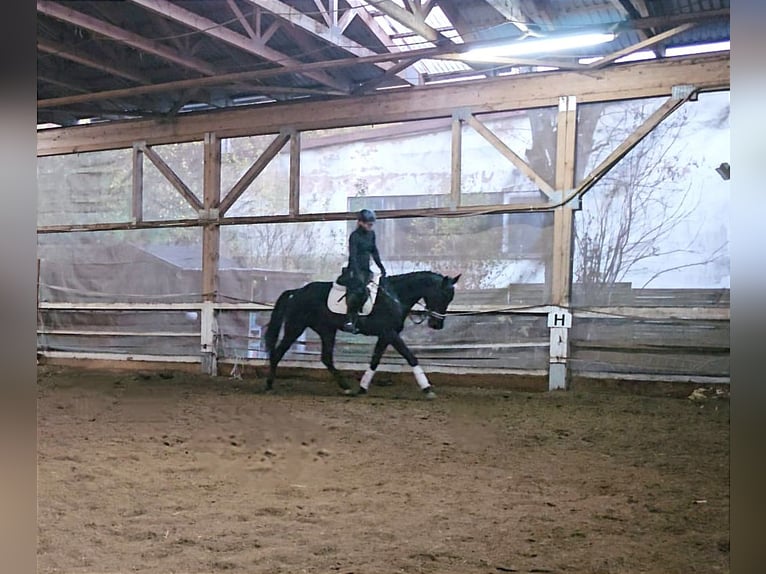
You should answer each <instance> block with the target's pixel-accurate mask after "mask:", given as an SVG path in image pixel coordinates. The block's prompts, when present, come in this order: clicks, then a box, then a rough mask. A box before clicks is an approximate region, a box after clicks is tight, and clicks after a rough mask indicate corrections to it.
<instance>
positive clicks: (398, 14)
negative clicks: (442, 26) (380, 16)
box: [373, 0, 452, 45]
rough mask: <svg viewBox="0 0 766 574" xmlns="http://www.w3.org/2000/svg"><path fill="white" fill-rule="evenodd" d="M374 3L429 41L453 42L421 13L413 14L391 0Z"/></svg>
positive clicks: (377, 0) (380, 0)
mask: <svg viewBox="0 0 766 574" xmlns="http://www.w3.org/2000/svg"><path fill="white" fill-rule="evenodd" d="M373 5H374V6H375V8H376V9H378V10H380V11H381V12H383V13H384V14H385V15H386V16H388V17H389V18H392V19H394V20H396V21H397V22H399V23H400V24H402V25H403V26H406V27H407V28H409V29H410V30H412V31H413V32H417V33H418V34H419V35H420V36H422V37H423V38H425V39H426V40H428V41H429V42H433V43H434V44H436V45H440V44H451V43H452V40H450V39H449V38H447V37H446V36H445V35H444V34H442V33H441V32H439V31H438V30H435V29H434V28H432V27H431V26H429V25H428V24H426V21H425V18H424V17H423V16H422V15H421V14H419V13H418V14H413V13H412V12H409V11H408V10H405V9H404V8H402V7H401V6H399V5H398V4H396V3H395V2H392V1H391V0H375V2H374V3H373Z"/></svg>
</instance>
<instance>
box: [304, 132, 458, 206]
mask: <svg viewBox="0 0 766 574" xmlns="http://www.w3.org/2000/svg"><path fill="white" fill-rule="evenodd" d="M451 141H452V136H451V123H450V120H449V119H446V120H428V121H417V122H404V123H397V124H383V125H375V126H360V127H354V128H343V129H334V130H321V131H312V132H304V133H302V134H301V181H300V184H301V185H300V188H301V194H300V195H301V205H300V208H301V212H302V213H325V212H337V211H345V210H346V209H347V208H348V200H349V199H350V198H358V197H370V196H371V197H388V196H401V195H412V196H419V197H420V198H421V200H420V202H419V203H417V204H416V205H413V207H415V208H423V207H433V206H434V204H433V202H432V201H424V200H423V198H426V197H429V196H435V195H442V196H445V197H448V196H449V192H450V170H451V167H450V162H451V159H450V157H451V156H450V154H451V149H452V148H451V146H452V143H451ZM437 203H439V205H446V199H440V200H438V202H437Z"/></svg>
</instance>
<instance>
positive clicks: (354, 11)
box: [343, 0, 401, 52]
mask: <svg viewBox="0 0 766 574" xmlns="http://www.w3.org/2000/svg"><path fill="white" fill-rule="evenodd" d="M346 2H347V3H348V5H349V6H351V8H350V9H349V10H348V11H347V12H346V13H345V14H344V15H343V16H344V17H345V16H348V15H351V17H353V16H356V17H358V18H359V19H360V20H361V21H362V22H363V23H364V25H365V26H367V29H368V30H369V31H370V32H372V33H373V35H374V36H375V37H376V38H377V39H378V40H379V41H380V43H381V44H383V45H384V46H385V47H386V49H387V50H388V51H389V52H395V51H398V50H400V49H401V48H399V47H398V46H397V45H396V44H394V43H393V41H392V39H391V36H389V35H388V34H387V33H386V31H385V30H384V29H383V27H382V26H381V25H380V24H378V21H377V20H376V19H375V17H374V16H373V15H372V14H370V13H369V12H368V11H367V9H366V8H365V6H366V5H367V2H366V1H365V0H346ZM349 22H350V20H349Z"/></svg>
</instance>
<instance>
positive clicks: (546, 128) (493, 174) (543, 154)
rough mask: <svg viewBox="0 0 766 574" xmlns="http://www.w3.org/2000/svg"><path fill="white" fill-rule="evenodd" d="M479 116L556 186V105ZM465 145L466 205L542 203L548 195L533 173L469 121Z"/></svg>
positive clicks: (464, 132) (463, 190) (463, 196)
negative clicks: (519, 164)
mask: <svg viewBox="0 0 766 574" xmlns="http://www.w3.org/2000/svg"><path fill="white" fill-rule="evenodd" d="M477 119H478V120H479V121H480V122H481V123H482V124H483V125H484V127H486V128H487V129H488V130H489V131H490V132H491V133H492V134H494V135H495V136H497V138H499V139H500V141H501V142H502V143H503V144H504V145H505V146H506V147H507V148H510V150H511V151H512V152H513V153H514V154H515V155H516V156H518V157H519V158H520V159H522V160H524V161H525V163H526V164H527V165H528V166H529V167H531V168H532V170H533V171H534V172H535V173H536V174H537V175H539V176H540V177H541V178H542V179H543V180H544V181H545V182H546V183H548V185H550V186H551V187H554V183H555V169H556V121H557V111H556V109H555V108H540V109H535V110H527V111H522V112H501V113H492V114H481V115H479V116H477ZM461 145H462V155H461V178H460V186H461V204H462V205H493V204H503V205H510V204H537V203H541V204H542V203H546V202H547V201H548V198H547V196H546V195H544V194H543V193H542V192H541V191H540V189H539V186H538V185H537V184H536V183H535V182H534V181H533V180H532V179H530V178H529V177H528V176H527V175H526V174H524V173H523V172H522V171H521V170H520V169H519V168H518V167H516V166H515V165H514V164H513V163H512V162H511V160H510V159H509V158H508V157H506V156H505V155H503V152H502V151H501V150H500V149H498V148H497V147H496V146H495V145H494V144H493V143H492V142H490V141H488V139H487V138H486V137H484V135H482V134H481V133H479V132H477V131H476V130H475V129H474V128H473V127H472V126H470V125H467V124H464V125H463V129H462V142H461Z"/></svg>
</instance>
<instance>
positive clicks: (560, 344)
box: [548, 307, 572, 391]
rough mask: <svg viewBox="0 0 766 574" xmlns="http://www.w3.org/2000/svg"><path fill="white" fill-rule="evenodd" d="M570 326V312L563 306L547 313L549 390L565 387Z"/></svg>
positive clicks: (566, 383)
mask: <svg viewBox="0 0 766 574" xmlns="http://www.w3.org/2000/svg"><path fill="white" fill-rule="evenodd" d="M571 327H572V314H571V313H570V312H569V311H567V310H566V309H565V308H564V307H553V309H552V310H551V311H550V312H549V313H548V328H549V329H550V333H551V339H550V359H549V370H548V390H549V391H553V390H556V389H566V388H567V385H568V377H567V375H568V369H567V360H568V358H569V329H570V328H571Z"/></svg>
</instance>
